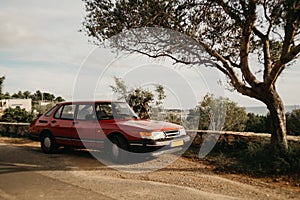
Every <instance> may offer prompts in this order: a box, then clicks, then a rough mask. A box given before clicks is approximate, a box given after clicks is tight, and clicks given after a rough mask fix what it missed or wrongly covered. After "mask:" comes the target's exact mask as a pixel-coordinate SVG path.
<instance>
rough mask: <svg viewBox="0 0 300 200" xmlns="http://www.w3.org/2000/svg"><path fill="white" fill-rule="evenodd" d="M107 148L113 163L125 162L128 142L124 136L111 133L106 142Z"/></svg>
mask: <svg viewBox="0 0 300 200" xmlns="http://www.w3.org/2000/svg"><path fill="white" fill-rule="evenodd" d="M107 143H108V144H107V150H108V154H109V159H111V160H112V161H113V162H114V163H119V164H121V163H125V162H126V161H127V159H128V150H129V147H128V143H127V141H126V139H125V138H123V137H122V136H119V135H113V136H111V137H109V141H108V142H107Z"/></svg>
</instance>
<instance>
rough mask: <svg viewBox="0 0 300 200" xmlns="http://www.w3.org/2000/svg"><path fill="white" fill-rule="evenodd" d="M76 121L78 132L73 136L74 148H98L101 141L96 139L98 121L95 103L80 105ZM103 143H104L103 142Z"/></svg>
mask: <svg viewBox="0 0 300 200" xmlns="http://www.w3.org/2000/svg"><path fill="white" fill-rule="evenodd" d="M77 106H78V107H77V112H76V116H75V119H74V126H75V129H76V131H75V132H73V134H74V135H72V138H74V140H73V145H74V146H84V147H86V148H97V147H98V146H101V145H99V144H98V143H99V141H97V138H96V128H97V124H98V121H97V120H96V114H95V109H94V104H93V103H79V104H78V105H77ZM101 143H102V142H101Z"/></svg>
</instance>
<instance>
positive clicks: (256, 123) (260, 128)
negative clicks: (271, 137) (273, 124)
mask: <svg viewBox="0 0 300 200" xmlns="http://www.w3.org/2000/svg"><path fill="white" fill-rule="evenodd" d="M247 116H248V120H247V122H246V128H245V131H246V132H255V133H270V132H271V131H270V115H267V116H262V115H255V114H254V113H248V115H247Z"/></svg>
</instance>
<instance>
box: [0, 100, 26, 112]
mask: <svg viewBox="0 0 300 200" xmlns="http://www.w3.org/2000/svg"><path fill="white" fill-rule="evenodd" d="M31 101H32V100H31V99H1V100H0V113H3V112H4V111H5V110H6V109H7V108H16V107H20V108H21V109H23V108H24V109H25V110H26V111H27V112H31V110H32V104H31Z"/></svg>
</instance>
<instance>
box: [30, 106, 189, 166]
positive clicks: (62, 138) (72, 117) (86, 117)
mask: <svg viewBox="0 0 300 200" xmlns="http://www.w3.org/2000/svg"><path fill="white" fill-rule="evenodd" d="M30 138H31V139H33V140H37V141H40V142H41V149H42V151H43V152H44V153H53V152H55V151H56V150H57V148H58V147H59V146H75V147H86V148H97V149H98V148H104V150H105V151H106V152H109V153H110V157H111V159H112V160H114V161H121V160H124V159H126V153H127V152H131V151H133V150H134V149H136V148H135V147H140V148H139V149H144V150H147V151H148V152H149V150H150V152H152V155H158V154H161V153H168V152H177V151H180V150H182V149H183V146H185V145H187V144H188V143H189V142H190V137H189V136H188V135H187V134H186V132H185V130H184V128H183V127H182V126H180V125H176V124H172V123H168V122H161V121H154V120H141V119H139V118H138V117H137V115H136V114H135V113H134V112H133V110H132V109H131V108H130V107H129V105H128V104H127V103H125V102H115V101H97V102H64V103H60V104H57V105H56V106H54V107H53V108H52V109H50V110H49V111H48V112H46V113H45V114H43V115H41V116H40V117H38V118H37V119H35V120H34V121H33V122H32V123H31V125H30ZM158 149H160V150H158ZM123 150H125V151H123Z"/></svg>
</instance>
